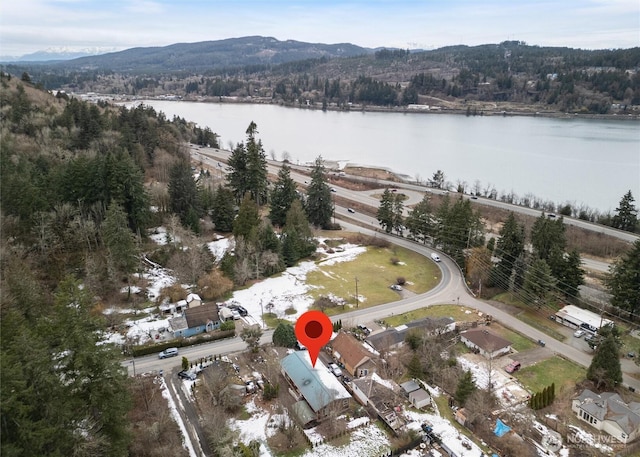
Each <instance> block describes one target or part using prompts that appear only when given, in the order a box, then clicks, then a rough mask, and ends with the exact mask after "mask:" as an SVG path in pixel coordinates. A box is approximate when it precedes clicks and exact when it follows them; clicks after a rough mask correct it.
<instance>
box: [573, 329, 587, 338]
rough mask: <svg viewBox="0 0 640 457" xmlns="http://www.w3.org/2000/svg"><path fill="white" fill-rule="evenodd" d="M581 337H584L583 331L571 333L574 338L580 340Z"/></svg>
mask: <svg viewBox="0 0 640 457" xmlns="http://www.w3.org/2000/svg"><path fill="white" fill-rule="evenodd" d="M582 335H584V330H576V331H575V332H574V333H573V336H575V337H576V338H580V337H581V336H582Z"/></svg>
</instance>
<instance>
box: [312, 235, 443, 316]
mask: <svg viewBox="0 0 640 457" xmlns="http://www.w3.org/2000/svg"><path fill="white" fill-rule="evenodd" d="M392 258H396V259H397V260H398V263H396V264H394V263H392V261H391V259H392ZM399 277H403V278H405V280H406V281H407V282H406V284H405V285H404V286H403V287H404V288H405V289H407V290H410V291H412V292H414V293H416V294H421V293H424V292H427V291H428V290H431V289H432V288H433V287H435V286H436V285H437V284H438V283H439V282H440V278H441V276H440V270H439V269H438V267H437V266H436V265H435V264H434V263H433V262H432V261H431V260H429V259H427V258H426V257H424V256H422V255H420V254H418V253H415V252H413V251H410V250H408V249H404V248H400V247H397V246H391V247H389V248H377V247H368V248H367V251H366V252H364V253H362V254H360V255H359V256H358V257H357V258H356V259H354V260H353V261H350V262H341V263H336V264H333V265H326V266H323V265H320V268H319V269H318V270H315V271H312V272H311V273H309V274H308V275H307V281H306V282H307V284H308V285H310V286H312V287H313V289H312V290H311V292H310V293H311V295H312V296H313V297H314V298H318V297H320V296H322V295H329V294H332V295H335V296H337V297H340V298H343V299H344V300H346V302H347V304H348V305H351V306H355V304H356V298H355V293H356V278H358V295H359V296H360V297H361V299H360V301H359V303H358V307H360V308H362V307H369V306H375V305H380V304H382V303H388V302H392V301H396V300H399V299H400V295H399V294H398V293H397V292H394V291H393V290H391V289H390V288H389V286H390V285H391V284H395V283H396V280H397V278H399ZM331 311H333V314H337V313H339V312H341V311H342V308H341V307H340V308H339V309H334V310H327V313H328V314H332V313H331Z"/></svg>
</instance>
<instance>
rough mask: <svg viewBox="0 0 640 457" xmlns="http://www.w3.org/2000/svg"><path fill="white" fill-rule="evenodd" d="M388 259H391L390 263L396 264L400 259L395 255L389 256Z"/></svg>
mask: <svg viewBox="0 0 640 457" xmlns="http://www.w3.org/2000/svg"><path fill="white" fill-rule="evenodd" d="M389 260H391V264H392V265H398V264H399V263H400V259H399V258H397V257H391V259H389Z"/></svg>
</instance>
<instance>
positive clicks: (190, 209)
mask: <svg viewBox="0 0 640 457" xmlns="http://www.w3.org/2000/svg"><path fill="white" fill-rule="evenodd" d="M197 205H198V188H197V186H196V181H195V179H194V178H193V173H191V167H190V166H189V162H188V161H187V160H181V161H179V162H178V163H176V164H175V165H174V166H173V167H172V168H171V172H170V178H169V209H170V210H171V211H172V212H173V213H175V214H177V215H178V217H180V221H181V222H182V224H183V225H185V226H187V225H188V224H187V222H188V220H189V219H190V218H191V219H192V218H193V213H194V212H195V214H196V215H197V214H199V210H198V208H197Z"/></svg>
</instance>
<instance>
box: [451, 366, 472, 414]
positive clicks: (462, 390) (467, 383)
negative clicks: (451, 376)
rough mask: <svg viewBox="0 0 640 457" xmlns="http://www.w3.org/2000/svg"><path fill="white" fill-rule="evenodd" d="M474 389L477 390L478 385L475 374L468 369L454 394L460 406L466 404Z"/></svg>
mask: <svg viewBox="0 0 640 457" xmlns="http://www.w3.org/2000/svg"><path fill="white" fill-rule="evenodd" d="M474 390H476V385H475V384H474V382H473V374H472V373H471V370H466V371H465V372H464V373H463V375H462V377H461V378H460V380H459V381H458V387H457V388H456V393H455V395H454V398H455V400H456V402H457V403H458V404H459V405H460V406H464V404H465V402H466V401H467V398H469V395H471V393H472V392H473V391H474Z"/></svg>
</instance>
